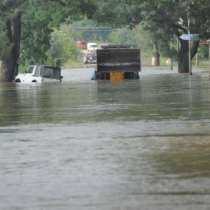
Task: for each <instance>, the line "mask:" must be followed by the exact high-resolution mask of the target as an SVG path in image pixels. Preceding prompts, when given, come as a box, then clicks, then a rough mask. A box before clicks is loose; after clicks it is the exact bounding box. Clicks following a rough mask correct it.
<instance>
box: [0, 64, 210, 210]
mask: <svg viewBox="0 0 210 210" xmlns="http://www.w3.org/2000/svg"><path fill="white" fill-rule="evenodd" d="M92 72H93V70H92V69H81V70H77V71H65V72H63V74H64V81H63V83H61V84H56V83H53V84H41V85H38V84H33V85H31V84H25V85H24V84H17V85H15V84H0V180H1V181H0V189H1V190H0V209H2V210H69V209H72V210H137V209H143V210H144V209H145V210H146V209H148V210H152V209H155V210H157V209H159V210H163V209H171V210H173V209H174V210H175V209H184V210H188V209H190V210H192V209H193V210H197V209H210V201H209V197H210V82H209V81H208V76H207V74H206V73H205V72H202V71H199V72H195V73H194V74H193V75H192V76H189V75H186V74H185V75H180V74H176V73H175V72H171V71H169V70H164V71H162V70H151V69H149V68H148V69H147V71H145V72H143V73H142V74H141V79H140V80H139V81H121V82H117V83H116V82H115V83H113V82H110V81H98V82H97V81H91V80H90V77H91V74H92Z"/></svg>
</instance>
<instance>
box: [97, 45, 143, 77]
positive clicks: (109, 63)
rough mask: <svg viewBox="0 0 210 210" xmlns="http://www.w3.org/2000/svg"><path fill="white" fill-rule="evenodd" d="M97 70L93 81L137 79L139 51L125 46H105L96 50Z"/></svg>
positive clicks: (139, 65)
mask: <svg viewBox="0 0 210 210" xmlns="http://www.w3.org/2000/svg"><path fill="white" fill-rule="evenodd" d="M96 56H97V68H96V71H95V75H94V77H93V79H96V80H124V79H139V72H140V71H141V61H140V49H134V48H130V47H129V46H125V45H106V46H102V47H101V49H97V51H96Z"/></svg>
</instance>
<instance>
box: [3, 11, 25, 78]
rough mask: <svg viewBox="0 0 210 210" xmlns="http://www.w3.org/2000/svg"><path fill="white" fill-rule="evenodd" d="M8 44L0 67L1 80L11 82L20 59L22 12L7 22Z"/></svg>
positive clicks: (16, 71)
mask: <svg viewBox="0 0 210 210" xmlns="http://www.w3.org/2000/svg"><path fill="white" fill-rule="evenodd" d="M6 26H7V37H8V46H7V48H6V49H5V50H4V55H3V59H2V63H1V68H0V70H1V71H0V80H2V81H6V82H11V81H13V80H14V78H15V76H16V75H17V73H18V59H19V54H20V37H21V14H20V12H17V13H16V14H15V15H14V16H12V17H10V19H8V20H7V23H6Z"/></svg>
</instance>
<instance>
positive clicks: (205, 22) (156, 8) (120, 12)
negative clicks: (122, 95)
mask: <svg viewBox="0 0 210 210" xmlns="http://www.w3.org/2000/svg"><path fill="white" fill-rule="evenodd" d="M97 4H98V9H97V11H96V13H95V18H97V19H98V20H99V21H102V22H103V21H104V22H108V23H109V24H111V25H120V24H124V25H130V26H131V27H133V26H134V25H136V24H139V23H141V24H143V25H144V28H145V29H146V30H148V31H150V32H151V33H152V34H153V37H154V38H155V39H154V40H156V41H157V40H162V39H163V40H164V39H165V37H166V36H167V37H168V42H169V41H170V40H171V39H173V38H174V37H176V38H177V39H178V40H179V42H180V49H179V51H178V69H179V72H189V66H188V63H189V62H188V61H189V60H188V43H187V41H183V40H181V39H180V35H182V34H186V33H187V32H188V29H189V28H188V21H189V20H191V21H190V22H191V24H190V32H191V33H196V34H197V33H198V34H200V37H201V38H209V37H210V12H209V11H210V4H209V1H208V0H200V1H198V0H197V1H196V0H158V1H157V0H120V1H117V0H113V1H112V0H107V1H105V0H99V1H98V3H97ZM198 46H199V42H198V41H195V42H193V43H192V48H191V49H190V50H191V59H192V58H193V57H194V55H195V54H196V52H197V49H198Z"/></svg>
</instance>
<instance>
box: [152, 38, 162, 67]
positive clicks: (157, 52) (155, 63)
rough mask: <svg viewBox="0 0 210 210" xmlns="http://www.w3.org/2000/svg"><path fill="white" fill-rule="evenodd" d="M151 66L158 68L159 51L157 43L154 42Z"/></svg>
mask: <svg viewBox="0 0 210 210" xmlns="http://www.w3.org/2000/svg"><path fill="white" fill-rule="evenodd" d="M152 64H153V65H154V66H160V49H159V45H158V42H157V41H155V42H154V53H153V61H152Z"/></svg>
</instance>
